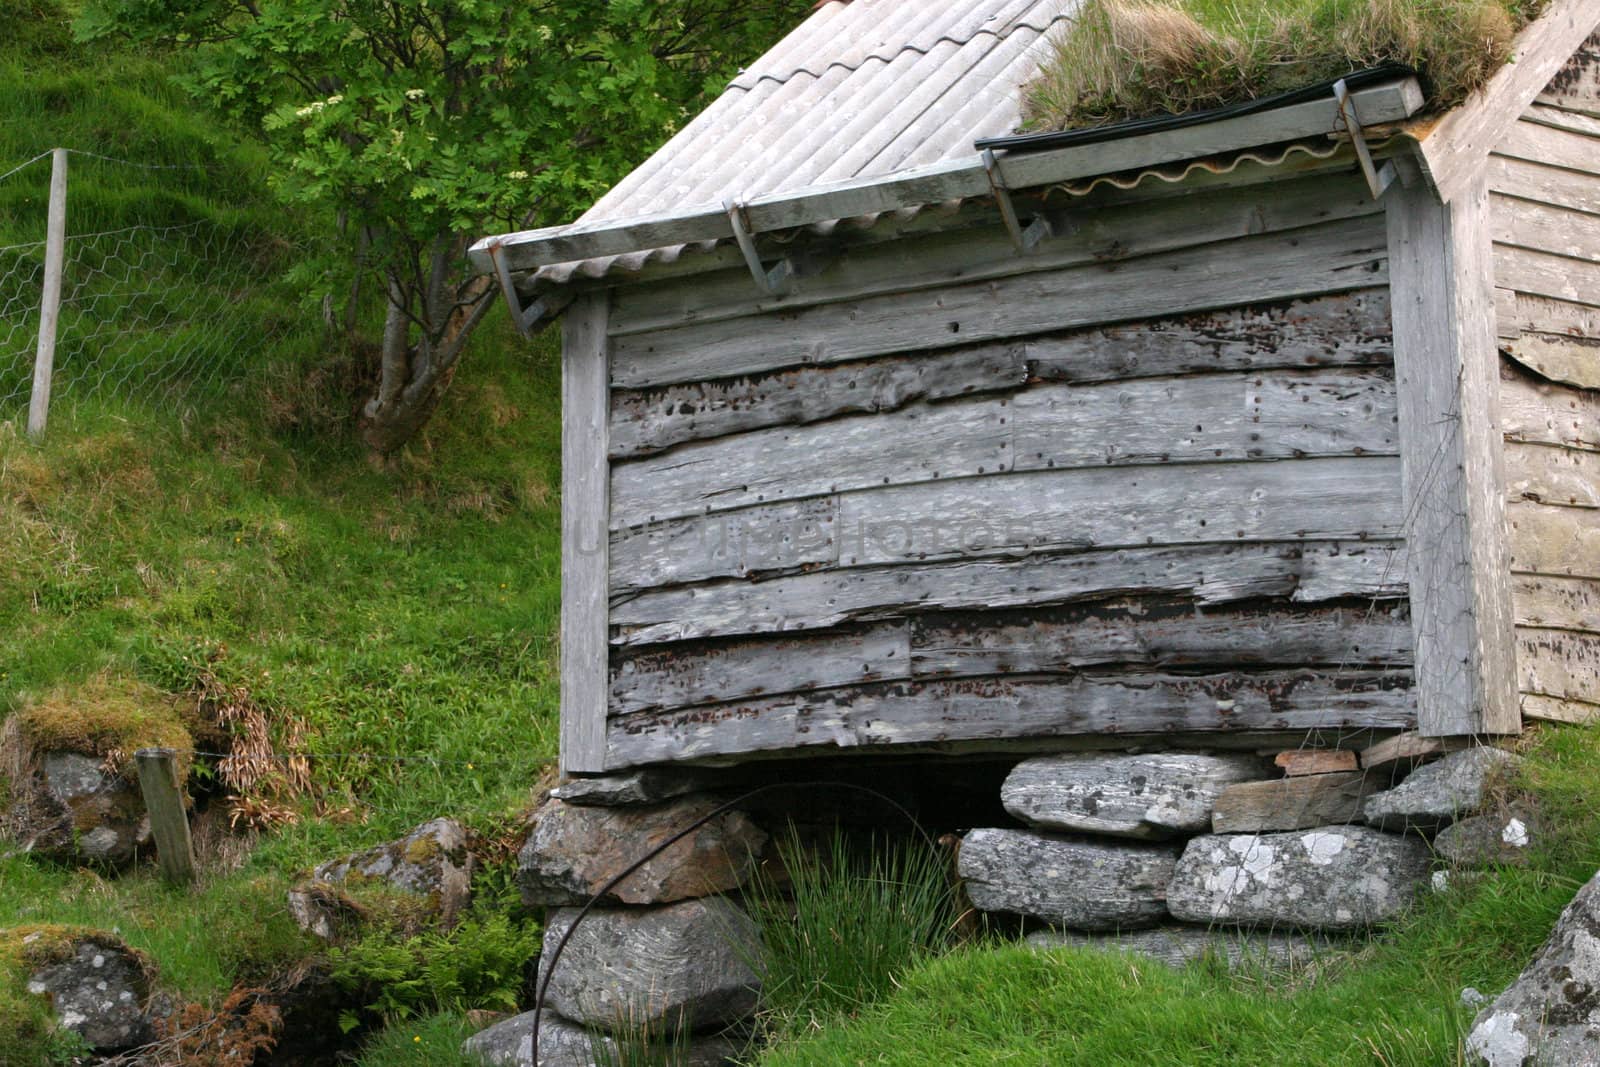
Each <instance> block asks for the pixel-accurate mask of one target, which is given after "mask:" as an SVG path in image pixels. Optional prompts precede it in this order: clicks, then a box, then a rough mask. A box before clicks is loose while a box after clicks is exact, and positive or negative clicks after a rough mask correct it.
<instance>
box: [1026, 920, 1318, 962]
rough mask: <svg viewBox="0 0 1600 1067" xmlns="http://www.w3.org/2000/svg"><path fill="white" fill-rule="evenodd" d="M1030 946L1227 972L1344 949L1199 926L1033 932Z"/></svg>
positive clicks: (1278, 934)
mask: <svg viewBox="0 0 1600 1067" xmlns="http://www.w3.org/2000/svg"><path fill="white" fill-rule="evenodd" d="M1026 941H1027V944H1028V945H1029V946H1030V947H1032V948H1037V949H1041V950H1049V949H1055V948H1068V947H1070V948H1089V949H1098V950H1101V951H1105V952H1127V953H1131V954H1133V955H1136V956H1143V957H1145V958H1146V959H1152V960H1155V961H1157V962H1158V963H1165V964H1166V965H1167V966H1169V967H1183V966H1186V965H1187V964H1190V963H1194V962H1195V961H1197V960H1201V959H1205V958H1207V957H1213V958H1220V959H1223V960H1226V961H1227V964H1228V967H1229V968H1230V969H1238V968H1240V967H1247V966H1266V967H1275V968H1285V967H1299V966H1304V965H1305V964H1308V963H1311V962H1313V961H1315V960H1317V959H1319V958H1322V957H1325V956H1327V955H1329V954H1330V953H1334V952H1339V951H1341V950H1343V948H1344V947H1345V946H1343V945H1341V944H1339V943H1338V942H1335V941H1330V940H1328V939H1327V938H1316V937H1311V936H1307V935H1305V934H1296V933H1288V932H1285V931H1281V930H1273V931H1267V932H1257V931H1253V930H1231V929H1216V928H1207V927H1204V926H1158V927H1155V928H1154V929H1151V930H1128V931H1119V932H1118V933H1114V934H1083V933H1075V932H1073V931H1070V930H1039V931H1036V932H1034V933H1031V934H1029V935H1028V936H1027V938H1026Z"/></svg>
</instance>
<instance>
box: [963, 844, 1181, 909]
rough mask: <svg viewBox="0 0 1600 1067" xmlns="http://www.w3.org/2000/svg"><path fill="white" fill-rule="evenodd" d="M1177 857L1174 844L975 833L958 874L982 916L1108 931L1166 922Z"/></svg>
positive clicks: (964, 845)
mask: <svg viewBox="0 0 1600 1067" xmlns="http://www.w3.org/2000/svg"><path fill="white" fill-rule="evenodd" d="M1177 856H1178V851H1177V846H1176V845H1161V844H1133V843H1128V842H1117V841H1095V840H1090V839H1085V838H1072V837H1059V836H1055V835H1052V834H1042V833H1037V832H1034V831H1031V830H1006V829H997V830H973V831H972V832H971V833H969V834H967V836H966V837H965V838H964V839H963V840H962V842H961V851H960V854H959V858H958V859H957V862H956V867H957V870H958V872H959V873H960V875H961V877H962V879H963V880H964V882H965V886H966V891H967V896H968V897H970V898H971V900H972V903H973V906H974V907H976V908H978V909H979V910H980V911H998V912H1009V913H1012V914H1015V915H1026V916H1029V917H1030V918H1034V919H1038V920H1040V921H1041V922H1047V923H1049V924H1050V925H1052V926H1065V927H1071V928H1073V929H1079V930H1111V929H1117V928H1121V927H1137V926H1148V925H1150V924H1151V923H1154V922H1158V921H1160V920H1161V919H1163V918H1165V917H1166V914H1167V907H1166V903H1165V898H1166V893H1167V883H1168V882H1169V881H1171V879H1172V872H1173V864H1174V863H1175V862H1176V860H1177Z"/></svg>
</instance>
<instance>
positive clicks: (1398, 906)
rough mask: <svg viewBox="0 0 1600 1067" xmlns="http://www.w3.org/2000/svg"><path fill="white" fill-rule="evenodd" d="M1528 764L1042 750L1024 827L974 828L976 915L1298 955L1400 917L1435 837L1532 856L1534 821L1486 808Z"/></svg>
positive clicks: (1164, 944)
mask: <svg viewBox="0 0 1600 1067" xmlns="http://www.w3.org/2000/svg"><path fill="white" fill-rule="evenodd" d="M1452 748H1454V749H1455V750H1454V751H1451V749H1452ZM1516 759H1517V757H1515V756H1513V755H1511V754H1510V753H1508V752H1505V751H1502V750H1500V749H1496V748H1488V747H1460V746H1455V745H1452V744H1450V743H1447V742H1443V741H1436V740H1429V739H1423V738H1420V737H1417V736H1415V735H1401V736H1400V737H1398V738H1391V739H1388V740H1386V741H1384V742H1381V743H1379V744H1377V745H1374V746H1371V747H1369V748H1368V749H1366V750H1365V751H1362V752H1359V753H1358V752H1356V751H1352V750H1340V749H1303V750H1299V751H1295V752H1285V753H1278V754H1276V758H1275V759H1273V758H1270V756H1269V755H1260V756H1258V755H1238V754H1228V755H1212V754H1199V753H1153V754H1141V755H1106V754H1101V753H1081V754H1070V755H1055V756H1044V757H1039V758H1036V759H1029V760H1026V761H1024V762H1022V763H1020V764H1018V765H1017V766H1016V768H1015V769H1014V770H1013V771H1012V772H1011V774H1010V776H1009V777H1008V778H1007V779H1006V781H1005V784H1004V786H1003V787H1002V789H1001V798H1002V800H1003V802H1004V804H1005V808H1006V810H1007V811H1008V812H1009V813H1010V814H1011V815H1013V816H1014V817H1016V818H1017V819H1018V820H1019V821H1021V822H1023V823H1024V824H1026V826H1027V828H1026V829H1015V828H989V829H977V830H972V831H971V832H969V833H968V834H967V835H966V837H965V838H964V839H963V841H962V844H961V851H960V857H959V860H958V869H959V871H960V874H961V877H962V878H963V879H964V882H965V886H966V891H967V894H968V896H969V897H970V898H971V900H972V903H973V904H974V906H976V907H977V908H979V909H981V910H983V911H987V912H996V913H1003V914H1007V915H1014V916H1021V917H1023V918H1024V919H1025V920H1027V921H1028V922H1029V923H1031V924H1033V925H1036V926H1040V925H1042V926H1044V927H1048V928H1050V929H1051V930H1053V931H1058V932H1057V933H1048V932H1041V933H1037V934H1035V935H1033V936H1032V937H1031V938H1030V940H1031V941H1032V943H1035V944H1061V943H1071V944H1101V945H1106V946H1108V947H1119V948H1123V949H1125V950H1128V951H1134V952H1140V953H1143V954H1145V955H1149V956H1152V957H1154V958H1158V959H1163V960H1166V961H1168V962H1174V961H1182V960H1186V959H1192V958H1195V957H1197V956H1199V955H1200V954H1202V953H1203V952H1206V951H1211V950H1216V951H1220V952H1221V953H1222V954H1223V955H1225V956H1226V957H1227V958H1229V959H1235V960H1237V959H1240V958H1243V957H1245V956H1247V955H1256V956H1260V957H1264V958H1268V959H1277V960H1285V959H1296V958H1301V957H1303V956H1304V955H1306V954H1308V953H1309V951H1311V949H1312V947H1313V942H1312V941H1309V940H1307V938H1306V937H1305V936H1303V935H1307V934H1309V935H1314V936H1325V935H1328V934H1345V933H1352V932H1358V931H1362V930H1366V929H1369V928H1371V927H1373V926H1375V925H1378V924H1381V923H1384V922H1387V921H1389V920H1392V919H1394V918H1395V917H1397V916H1398V915H1399V914H1400V912H1401V911H1402V910H1403V909H1404V908H1405V907H1406V906H1407V904H1408V903H1410V902H1411V900H1412V899H1413V898H1414V897H1415V895H1416V894H1417V892H1418V891H1419V889H1420V888H1421V887H1423V886H1425V885H1426V884H1427V883H1428V879H1429V873H1430V868H1431V867H1432V864H1433V858H1434V851H1433V845H1432V844H1431V843H1430V841H1431V840H1432V839H1433V838H1434V836H1435V835H1438V839H1439V845H1438V847H1439V848H1440V850H1441V851H1446V852H1447V853H1448V854H1449V855H1450V856H1452V857H1453V858H1454V859H1456V861H1457V862H1460V863H1466V864H1482V863H1488V862H1504V861H1505V858H1506V856H1507V854H1508V853H1516V852H1518V851H1520V850H1521V849H1523V848H1525V847H1526V846H1527V844H1528V834H1529V827H1530V826H1531V825H1532V822H1531V819H1527V818H1524V819H1518V818H1516V817H1515V815H1514V814H1513V815H1510V816H1504V815H1501V816H1494V817H1490V816H1477V817H1472V816H1473V815H1474V813H1475V812H1478V811H1479V810H1480V809H1482V808H1483V807H1484V806H1485V803H1486V800H1487V798H1488V796H1489V793H1490V790H1491V788H1492V786H1493V785H1494V783H1495V782H1496V781H1497V780H1498V778H1499V776H1501V775H1504V774H1506V773H1508V772H1509V771H1510V770H1511V769H1512V765H1513V764H1514V763H1515V761H1516ZM1220 930H1226V931H1227V933H1225V934H1224V933H1220V932H1219V931H1220Z"/></svg>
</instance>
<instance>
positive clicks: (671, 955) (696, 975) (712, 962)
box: [539, 897, 762, 1033]
mask: <svg viewBox="0 0 1600 1067" xmlns="http://www.w3.org/2000/svg"><path fill="white" fill-rule="evenodd" d="M577 914H578V909H576V908H558V909H555V910H553V911H551V912H550V915H549V918H548V920H547V922H546V925H545V933H544V951H543V953H542V954H541V956H540V959H539V974H540V980H541V981H543V976H544V974H545V973H546V972H547V970H548V969H549V967H550V963H551V960H552V958H553V957H554V953H555V950H556V947H557V946H558V945H559V944H560V942H561V939H562V938H563V937H565V936H566V934H567V931H568V929H569V928H571V927H572V924H573V921H574V919H575V918H576V917H577ZM761 952H762V949H761V938H760V934H759V933H758V932H757V930H756V925H755V922H754V921H753V920H752V919H751V918H750V916H749V915H747V914H746V913H745V911H744V909H742V908H740V907H739V905H737V904H735V903H733V902H732V901H731V900H729V899H727V898H726V897H706V898H703V899H699V900H686V901H682V902H680V903H677V904H668V905H665V906H663V907H656V908H598V909H596V910H594V911H591V912H590V913H589V914H588V915H586V916H585V917H584V919H583V921H582V922H581V923H578V925H577V927H576V929H574V930H573V931H572V937H571V939H570V940H569V941H568V942H567V946H566V949H565V950H564V951H563V952H562V954H561V958H560V960H559V961H558V962H557V963H556V965H555V969H554V971H553V972H550V973H551V978H550V983H549V986H548V987H547V989H546V993H545V1004H546V1006H547V1007H550V1008H552V1009H554V1010H555V1011H556V1012H558V1013H560V1014H561V1015H564V1016H566V1017H567V1018H569V1019H573V1020H576V1021H577V1022H580V1023H583V1024H586V1025H589V1026H600V1027H606V1028H608V1029H612V1030H621V1031H624V1032H626V1031H627V1030H628V1029H630V1028H632V1029H638V1028H648V1029H649V1030H650V1031H651V1032H652V1033H667V1032H671V1031H676V1030H679V1029H688V1030H691V1031H698V1030H707V1029H718V1028H721V1027H723V1026H725V1025H726V1024H728V1023H731V1022H735V1021H737V1020H740V1019H743V1018H745V1017H747V1016H748V1015H750V1013H751V1012H753V1011H754V1010H755V1007H756V1001H757V998H758V997H759V995H760V989H761V978H760V976H759V975H758V974H757V972H756V967H757V966H759V964H760V960H761Z"/></svg>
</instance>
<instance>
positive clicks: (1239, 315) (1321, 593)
mask: <svg viewBox="0 0 1600 1067" xmlns="http://www.w3.org/2000/svg"><path fill="white" fill-rule="evenodd" d="M1115 195H1116V196H1118V197H1119V201H1120V202H1108V203H1102V204H1096V205H1083V206H1082V208H1081V209H1080V210H1077V211H1075V212H1070V211H1069V212H1068V214H1067V216H1066V217H1064V218H1062V219H1060V220H1058V225H1057V227H1056V230H1057V232H1058V233H1064V234H1065V235H1064V236H1061V237H1057V238H1055V239H1052V240H1050V241H1048V242H1046V243H1045V244H1044V245H1043V246H1041V248H1040V249H1039V250H1038V251H1037V252H1035V253H1034V254H1033V255H1030V256H1025V257H1024V256H1018V255H1017V254H1016V253H1015V252H1014V251H1013V250H1012V248H1011V246H1010V244H1009V241H1008V239H1007V237H1006V235H1005V232H1004V230H1003V229H1002V228H1000V227H998V226H990V227H981V228H973V227H970V226H969V227H964V228H959V229H955V230H953V231H952V232H948V233H937V232H930V233H925V234H917V235H912V236H908V237H906V238H904V239H902V240H899V241H896V242H892V243H885V244H882V245H864V246H862V247H860V248H857V249H855V250H854V251H853V252H852V253H851V254H850V255H848V256H846V257H842V258H840V259H838V260H836V261H834V262H833V263H832V264H830V265H826V266H824V267H823V268H822V269H821V270H820V271H817V272H815V273H813V274H811V275H810V276H808V277H805V278H803V279H802V281H801V283H800V285H799V288H798V291H797V292H796V293H795V294H794V295H793V296H791V297H789V298H786V299H784V300H781V301H775V300H772V299H768V298H760V297H759V296H758V293H757V291H756V289H755V287H754V286H753V285H752V284H751V281H750V278H749V275H748V273H745V272H743V271H736V272H727V273H725V274H714V275H709V276H703V277H699V278H692V277H690V278H679V279H673V280H668V281H663V282H659V283H656V284H652V285H640V286H637V287H631V288H622V289H619V290H617V291H616V292H615V293H614V295H613V297H612V305H611V309H610V314H609V319H608V329H609V334H610V348H609V358H610V385H611V390H610V422H609V432H608V449H609V453H610V482H609V484H610V501H609V505H610V506H609V521H608V523H607V527H608V528H607V530H606V531H605V533H603V534H602V532H601V531H600V530H598V529H597V530H594V531H591V532H589V534H588V535H587V536H588V537H589V538H590V539H591V540H593V539H596V538H603V539H605V541H606V543H607V548H608V559H609V563H608V574H609V587H610V599H611V609H610V620H609V621H610V631H609V637H610V645H611V653H610V684H609V692H608V696H607V704H608V718H607V724H606V741H605V752H606V755H605V762H606V764H607V765H608V766H624V765H631V764H636V763H645V762H654V761H663V760H673V759H697V758H698V759H704V758H726V757H736V756H741V755H745V754H750V753H756V752H793V751H795V750H804V749H808V748H815V747H817V746H840V747H845V746H861V745H879V744H892V743H905V744H944V743H951V742H960V743H968V744H974V745H983V744H986V743H993V742H1001V741H1010V740H1016V739H1023V738H1040V737H1059V736H1065V735H1075V734H1106V733H1118V734H1146V733H1172V732H1185V733H1189V732H1239V731H1253V730H1301V729H1317V728H1321V729H1328V730H1335V731H1337V730H1358V729H1370V728H1380V729H1381V728H1400V727H1407V726H1411V725H1413V724H1414V723H1415V721H1416V709H1415V699H1414V696H1413V694H1412V691H1411V665H1412V661H1413V651H1412V648H1413V644H1412V636H1411V629H1410V621H1409V617H1408V613H1407V606H1406V605H1407V602H1406V599H1405V597H1406V590H1407V564H1406V559H1405V551H1404V544H1403V538H1402V533H1401V531H1402V527H1403V525H1404V523H1405V518H1406V517H1405V515H1404V514H1403V511H1404V508H1403V503H1402V500H1401V484H1400V482H1401V480H1400V466H1399V459H1398V454H1399V445H1398V440H1397V427H1396V419H1397V415H1396V411H1397V405H1396V396H1395V384H1394V374H1393V354H1392V348H1393V345H1392V331H1391V327H1390V317H1389V295H1388V289H1387V235H1386V229H1385V224H1384V218H1383V215H1382V214H1381V211H1382V208H1381V206H1380V205H1377V204H1375V203H1373V202H1372V200H1371V198H1370V196H1369V195H1368V194H1367V193H1366V191H1365V186H1364V184H1363V183H1362V182H1361V181H1360V179H1359V178H1357V177H1355V176H1354V175H1352V174H1350V173H1349V172H1348V170H1341V172H1337V173H1335V172H1329V173H1324V174H1314V175H1310V176H1305V177H1298V178H1294V179H1291V180H1284V181H1279V182H1273V183H1270V184H1264V185H1256V186H1244V187H1231V188H1230V187H1222V188H1218V189H1215V190H1212V191H1210V192H1207V193H1204V194H1197V195H1192V196H1186V197H1172V198H1158V199H1146V200H1142V201H1134V199H1133V198H1132V197H1128V196H1126V195H1125V194H1115ZM1091 208H1092V209H1091Z"/></svg>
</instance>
